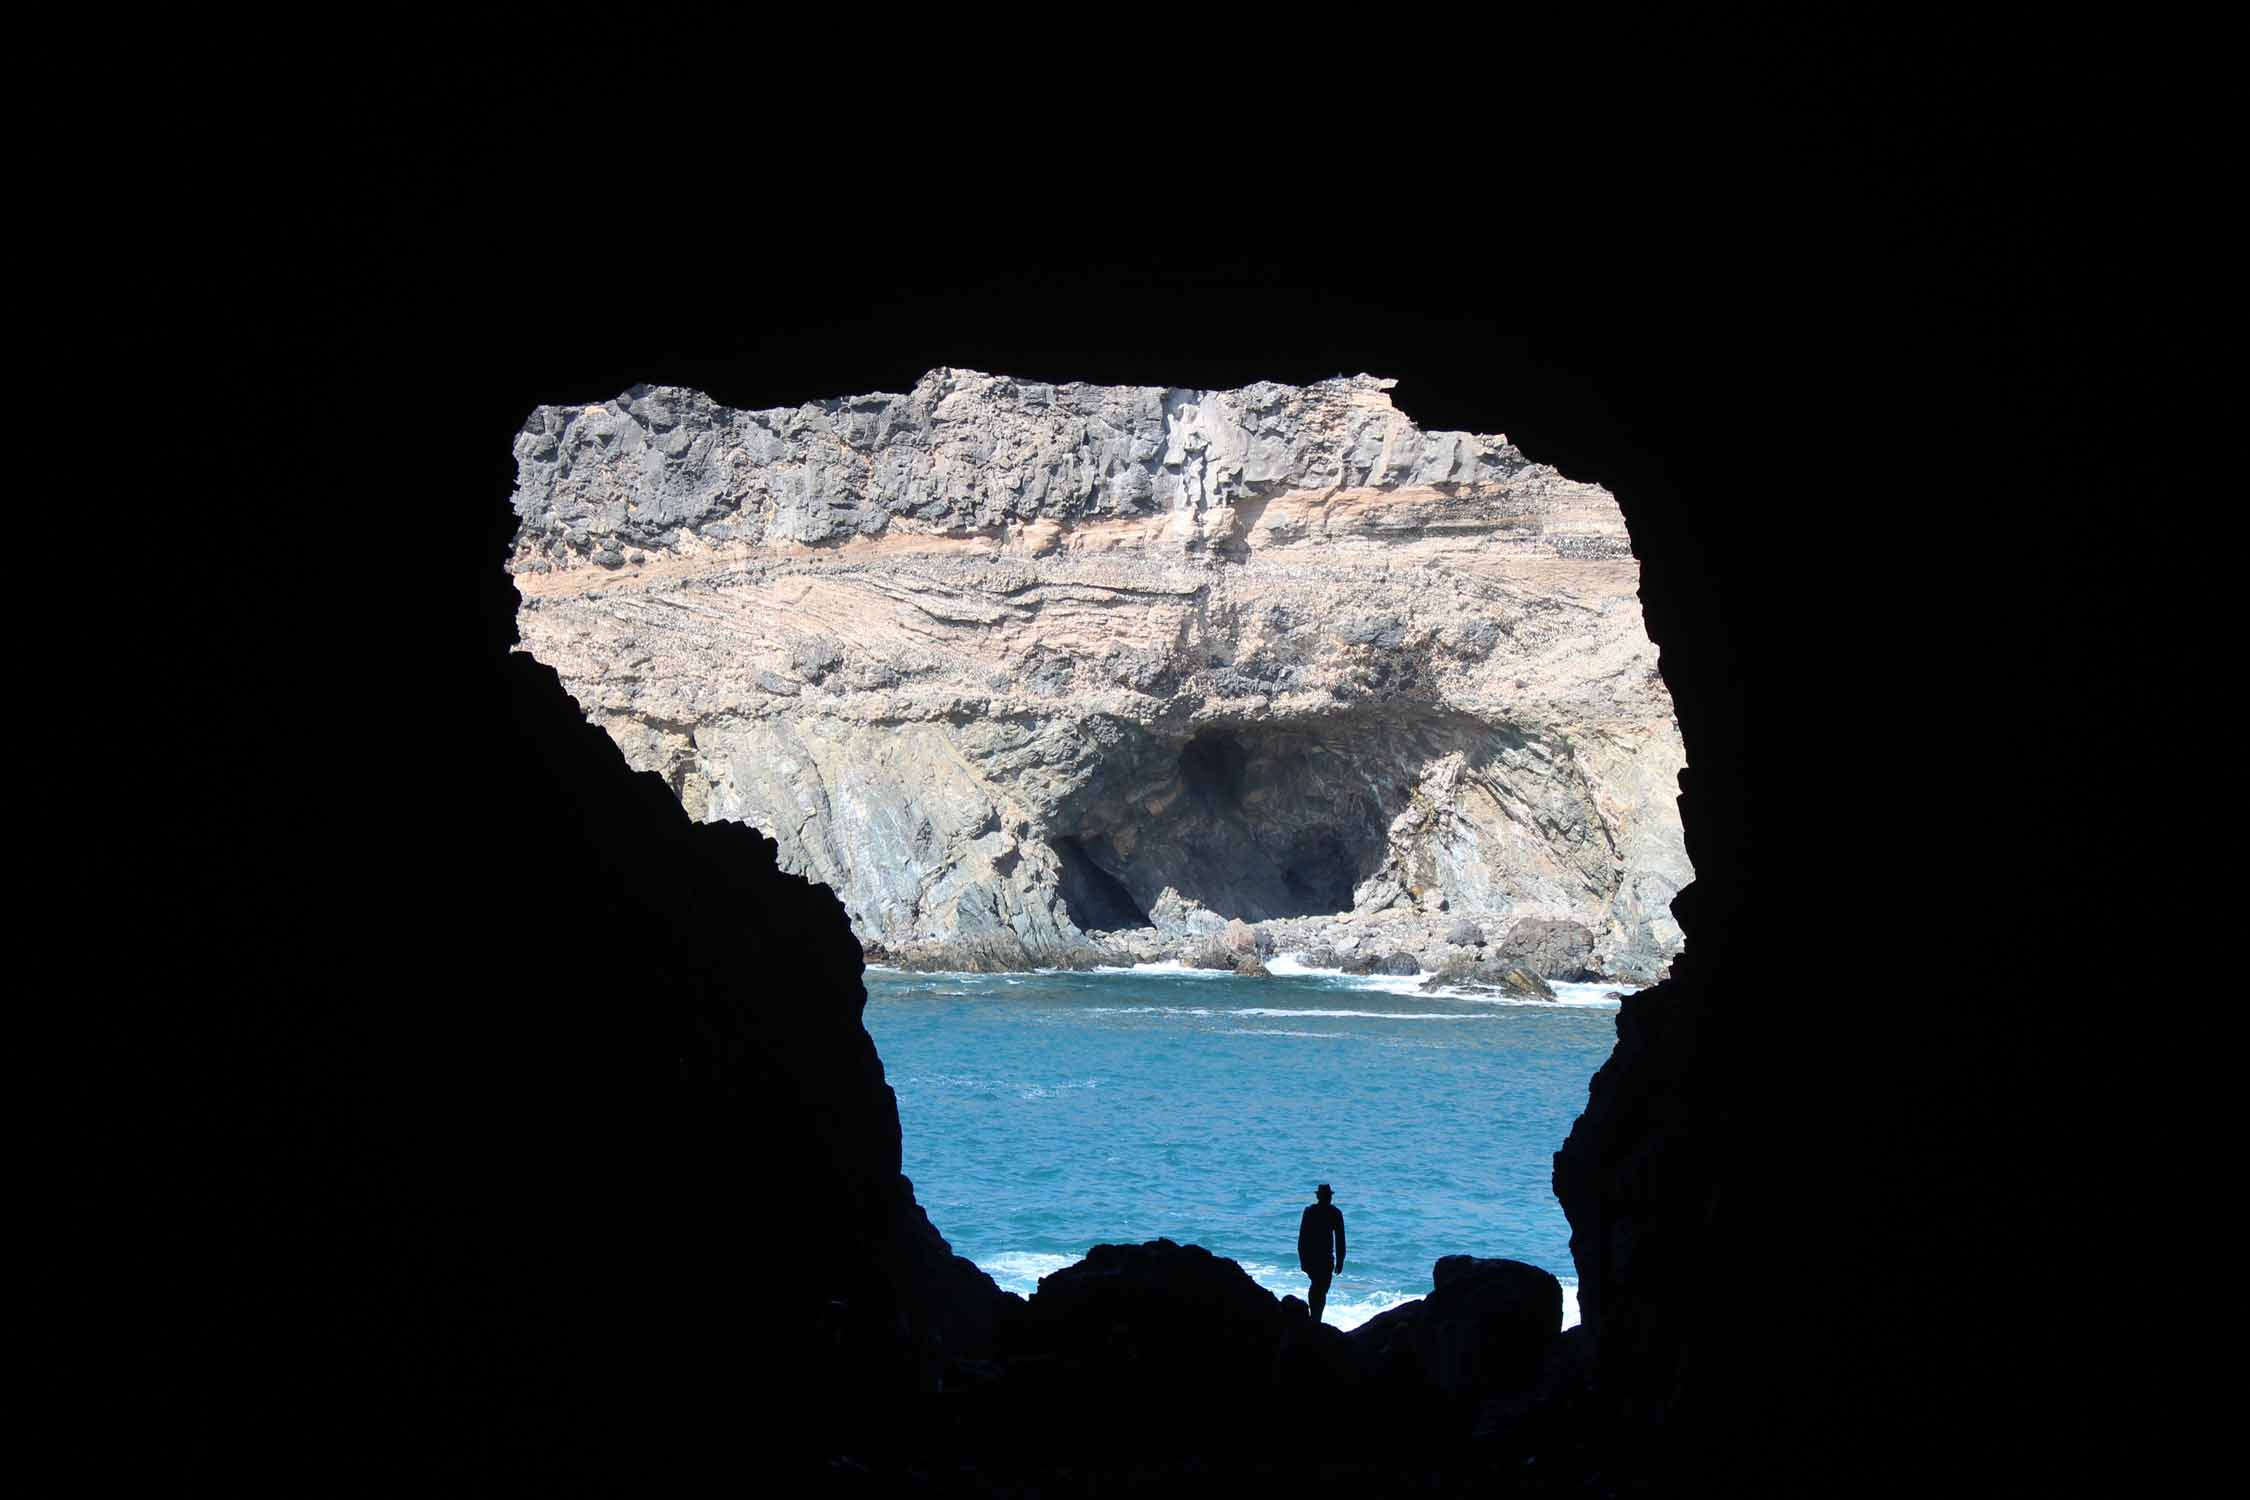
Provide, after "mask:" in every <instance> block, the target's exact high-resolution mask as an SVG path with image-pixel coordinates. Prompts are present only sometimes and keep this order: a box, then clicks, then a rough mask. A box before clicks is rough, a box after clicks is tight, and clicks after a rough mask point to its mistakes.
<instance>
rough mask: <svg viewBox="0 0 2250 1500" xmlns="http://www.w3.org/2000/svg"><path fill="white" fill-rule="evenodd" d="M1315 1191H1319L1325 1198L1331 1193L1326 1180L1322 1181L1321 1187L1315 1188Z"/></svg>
mask: <svg viewBox="0 0 2250 1500" xmlns="http://www.w3.org/2000/svg"><path fill="white" fill-rule="evenodd" d="M1313 1191H1314V1192H1316V1193H1318V1194H1319V1195H1320V1196H1321V1197H1323V1198H1326V1197H1329V1196H1330V1195H1331V1193H1330V1189H1329V1186H1328V1184H1327V1183H1325V1182H1324V1183H1322V1184H1321V1185H1320V1186H1319V1187H1316V1188H1314V1189H1313Z"/></svg>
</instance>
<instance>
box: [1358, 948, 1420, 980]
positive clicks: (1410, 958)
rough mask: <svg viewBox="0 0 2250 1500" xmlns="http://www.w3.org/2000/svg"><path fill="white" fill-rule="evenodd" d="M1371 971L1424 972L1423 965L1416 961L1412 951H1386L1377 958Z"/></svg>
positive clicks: (1393, 972) (1400, 973) (1378, 972)
mask: <svg viewBox="0 0 2250 1500" xmlns="http://www.w3.org/2000/svg"><path fill="white" fill-rule="evenodd" d="M1371 972H1373V973H1376V974H1398V975H1408V974H1419V973H1421V972H1422V966H1421V965H1420V964H1419V963H1417V962H1415V959H1414V955H1413V954H1411V953H1386V954H1384V955H1383V956H1382V957H1381V958H1378V959H1376V960H1375V963H1374V966H1373V968H1372V970H1371Z"/></svg>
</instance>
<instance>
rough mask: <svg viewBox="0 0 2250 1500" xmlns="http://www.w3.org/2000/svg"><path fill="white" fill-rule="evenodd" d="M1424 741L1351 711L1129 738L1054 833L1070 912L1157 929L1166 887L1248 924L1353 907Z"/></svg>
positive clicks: (1084, 921)
mask: <svg viewBox="0 0 2250 1500" xmlns="http://www.w3.org/2000/svg"><path fill="white" fill-rule="evenodd" d="M1423 748H1424V747H1421V746H1420V745H1419V744H1417V743H1415V742H1414V736H1412V735H1406V736H1403V737H1402V736H1401V735H1400V733H1399V730H1398V725H1397V723H1396V722H1395V720H1394V721H1384V720H1381V719H1377V718H1375V717H1373V716H1364V717H1363V716H1351V715H1340V716H1337V717H1335V718H1332V719H1321V720H1313V721H1299V722H1295V723H1289V724H1255V725H1242V726H1225V727H1209V728H1205V729H1202V730H1200V731H1198V732H1197V733H1195V734H1194V735H1193V736H1192V737H1190V738H1189V739H1187V740H1186V741H1184V742H1182V741H1178V740H1173V741H1171V742H1170V743H1168V744H1167V743H1165V742H1164V741H1162V740H1158V739H1155V738H1154V737H1151V738H1149V739H1147V740H1143V741H1140V742H1139V743H1137V744H1136V743H1130V742H1129V743H1128V745H1127V746H1126V747H1125V748H1124V751H1123V753H1122V754H1120V755H1118V756H1117V757H1116V759H1115V762H1114V764H1113V765H1112V766H1111V767H1109V768H1107V773H1106V774H1105V775H1104V776H1103V777H1100V778H1097V782H1096V784H1095V786H1093V787H1092V788H1090V794H1089V795H1088V796H1087V798H1086V799H1085V801H1084V802H1083V803H1082V804H1081V805H1080V807H1079V808H1078V809H1076V811H1077V814H1078V817H1077V824H1076V827H1075V828H1074V829H1073V831H1072V832H1071V833H1069V834H1066V835H1064V836H1063V837H1060V838H1057V839H1055V840H1053V845H1054V848H1055V850H1056V853H1057V854H1058V855H1059V856H1060V858H1061V860H1062V865H1063V878H1062V896H1063V901H1064V904H1065V906H1066V907H1067V908H1068V909H1069V912H1070V916H1071V920H1072V921H1074V922H1076V923H1077V924H1078V926H1079V927H1080V929H1081V930H1084V931H1089V932H1099V931H1113V930H1115V929H1117V928H1119V927H1144V926H1153V925H1154V924H1153V923H1152V922H1151V921H1150V919H1149V916H1148V913H1149V912H1150V911H1152V910H1154V909H1156V907H1157V904H1158V903H1159V901H1160V900H1162V899H1164V893H1165V892H1166V891H1171V892H1174V893H1176V896H1177V897H1178V898H1184V899H1185V900H1187V901H1189V902H1192V903H1193V904H1195V905H1197V906H1200V907H1202V908H1204V909H1205V910H1207V911H1210V912H1214V913H1216V914H1217V915H1219V916H1222V917H1239V918H1241V919H1242V920H1244V921H1246V922H1261V921H1267V920H1271V919H1275V918H1285V917H1309V916H1330V915H1335V914H1337V913H1341V912H1346V911H1349V910H1351V908H1352V894H1353V891H1354V889H1355V888H1356V887H1357V886H1358V885H1359V883H1360V882H1361V881H1363V880H1365V879H1367V878H1368V877H1369V876H1370V875H1373V874H1374V873H1375V872H1376V871H1377V870H1378V869H1379V868H1381V865H1382V862H1383V859H1384V856H1385V851H1386V845H1387V831H1388V828H1389V824H1390V819H1391V817H1392V816H1393V815H1394V814H1395V813H1396V812H1397V811H1398V807H1397V806H1395V805H1393V804H1397V803H1401V802H1402V801H1403V799H1404V798H1405V797H1406V795H1407V794H1408V790H1409V788H1410V787H1411V785H1412V783H1413V779H1414V774H1415V770H1416V768H1417V767H1418V765H1419V762H1418V761H1411V760H1410V757H1411V756H1413V755H1416V754H1419V753H1421V751H1422V749H1423ZM1402 753H1403V755H1404V756H1405V757H1408V758H1402ZM1066 826H1068V825H1066Z"/></svg>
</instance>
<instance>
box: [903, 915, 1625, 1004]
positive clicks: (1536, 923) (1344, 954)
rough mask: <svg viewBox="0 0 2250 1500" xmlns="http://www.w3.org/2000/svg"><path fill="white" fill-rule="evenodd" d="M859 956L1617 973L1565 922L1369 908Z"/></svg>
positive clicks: (1509, 990) (1044, 964) (1493, 976)
mask: <svg viewBox="0 0 2250 1500" xmlns="http://www.w3.org/2000/svg"><path fill="white" fill-rule="evenodd" d="M864 956H865V959H866V961H867V962H868V963H870V964H877V965H883V966H887V967H890V968H896V969H903V970H906V971H908V972H910V973H965V974H996V973H1025V972H1033V971H1037V970H1041V969H1097V968H1110V967H1128V966H1131V965H1135V964H1156V963H1177V964H1180V965H1183V966H1185V967H1187V968H1191V969H1205V970H1211V971H1218V972H1231V973H1233V974H1236V975H1239V976H1242V977H1244V978H1253V979H1255V978H1266V977H1270V976H1271V974H1272V972H1273V971H1272V969H1271V968H1270V967H1269V961H1270V960H1273V959H1276V958H1288V959H1291V960H1293V961H1295V962H1296V963H1298V964H1300V965H1303V966H1304V967H1306V968H1309V969H1321V970H1333V971H1336V972H1339V973H1343V974H1351V975H1373V974H1385V975H1393V976H1398V977H1402V978H1411V977H1413V976H1415V975H1422V976H1425V977H1424V978H1423V981H1422V988H1423V989H1424V990H1427V991H1439V990H1443V991H1446V992H1449V993H1466V994H1471V995H1493V996H1504V997H1507V998H1511V999H1523V1000H1552V999H1554V998H1555V992H1554V989H1553V984H1554V983H1555V982H1560V983H1566V984H1583V983H1600V982H1603V981H1607V980H1617V981H1618V982H1620V983H1622V984H1628V985H1635V986H1637V985H1638V984H1639V983H1640V981H1638V980H1636V979H1634V978H1632V977H1631V976H1626V975H1617V974H1609V973H1604V972H1602V971H1601V969H1600V968H1599V967H1597V966H1596V964H1595V946H1594V935H1593V933H1591V932H1590V931H1588V930H1587V929H1586V928H1585V927H1584V926H1582V925H1580V924H1579V923H1576V922H1567V921H1557V920H1553V919H1547V918H1538V917H1527V918H1524V919H1521V920H1519V921H1517V922H1515V923H1513V924H1512V925H1511V926H1509V927H1508V928H1507V929H1506V930H1505V932H1504V933H1503V934H1500V935H1498V936H1494V935H1493V934H1491V933H1489V932H1488V931H1487V929H1486V928H1485V927H1484V925H1483V924H1480V923H1477V922H1473V921H1470V920H1468V919H1466V918H1457V919H1454V920H1452V921H1449V922H1442V923H1441V922H1434V921H1430V920H1427V919H1423V920H1414V919H1410V918H1402V917H1396V916H1391V915H1389V914H1378V915H1376V916H1375V917H1372V918H1368V917H1361V916H1357V915H1355V914H1353V913H1349V912H1346V913H1343V914H1341V915H1338V916H1334V917H1299V918H1290V919H1282V920H1278V921H1272V922H1262V923H1256V924H1252V923H1248V922H1244V921H1241V920H1239V919H1237V920H1234V921H1229V922H1226V923H1224V924H1219V923H1217V922H1216V921H1215V920H1214V921H1213V922H1211V923H1207V924H1202V925H1199V926H1196V927H1192V928H1186V929H1181V930H1175V931H1172V932H1161V931H1158V930H1156V929H1153V928H1127V929H1120V930H1117V931H1110V932H1094V933H1089V934H1087V939H1086V941H1085V942H1083V943H1078V944H1072V945H1069V946H1056V947H1048V948H1034V947H1031V946H1028V945H1026V944H1024V943H1021V942H1020V941H1010V940H1008V939H1007V938H1000V939H995V938H992V937H990V936H986V937H980V938H971V939H955V940H952V941H946V942H933V943H922V944H915V945H910V946H905V947H900V948H895V949H894V948H885V947H882V946H880V945H876V944H869V945H867V946H866V948H865V950H864Z"/></svg>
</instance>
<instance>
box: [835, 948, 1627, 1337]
mask: <svg viewBox="0 0 2250 1500" xmlns="http://www.w3.org/2000/svg"><path fill="white" fill-rule="evenodd" d="M1416 984H1417V981H1414V980H1411V979H1352V978H1346V977H1344V976H1341V975H1334V974H1323V973H1314V972H1310V971H1305V970H1302V969H1298V968H1296V967H1295V966H1292V965H1287V964H1286V963H1285V964H1283V965H1282V966H1281V969H1280V970H1279V971H1277V974H1276V977H1274V978H1271V979H1238V978H1235V977H1234V976H1233V975H1231V974H1229V975H1216V974H1204V973H1197V972H1194V971H1182V970H1177V969H1172V970H1166V969H1156V968H1143V969H1134V970H1108V971H1100V972H1095V973H1090V974H1062V973H1055V974H1013V975H984V974H901V973H897V972H893V971H886V970H880V969H871V970H869V971H868V974H867V993H868V1004H867V1029H868V1031H869V1032H870V1033H871V1034H872V1035H873V1036H874V1038H875V1043H876V1046H877V1048H878V1049H879V1050H880V1051H881V1053H882V1056H883V1065H884V1069H885V1072H886V1074H887V1075H888V1077H889V1080H890V1083H891V1086H892V1087H893V1089H895V1090H896V1091H897V1094H898V1108H899V1118H900V1120H901V1122H902V1123H903V1125H904V1127H905V1131H906V1171H907V1175H909V1176H910V1177H912V1178H913V1179H914V1187H915V1195H916V1197H917V1198H919V1199H920V1201H921V1203H922V1205H923V1207H924V1208H926V1209H927V1210H928V1211H929V1214H930V1217H931V1219H932V1220H933V1221H934V1222H935V1223H936V1224H937V1226H938V1228H939V1229H940V1230H941V1231H942V1232H943V1233H944V1234H945V1236H946V1238H947V1239H949V1240H951V1241H952V1243H953V1248H954V1249H955V1250H956V1251H958V1252H959V1253H960V1254H963V1255H966V1256H967V1257H969V1258H970V1259H971V1260H973V1261H975V1262H976V1263H977V1264H978V1265H980V1266H982V1267H984V1269H985V1270H987V1271H989V1272H990V1273H992V1275H993V1277H994V1278H995V1279H996V1280H998V1281H999V1283H1000V1284H1001V1285H1002V1286H1004V1287H1007V1288H1008V1289H1009V1290H1011V1291H1017V1292H1023V1293H1026V1294H1028V1293H1029V1292H1031V1290H1032V1289H1033V1288H1034V1287H1035V1286H1036V1285H1037V1283H1038V1279H1039V1277H1040V1276H1042V1275H1045V1274H1046V1273H1048V1272H1050V1271H1053V1270H1056V1269H1058V1268H1060V1267H1062V1266H1065V1265H1068V1264H1070V1263H1071V1262H1073V1261H1075V1260H1077V1259H1078V1258H1080V1257H1081V1256H1083V1255H1084V1254H1085V1253H1086V1250H1087V1249H1088V1247H1089V1246H1092V1245H1094V1244H1097V1243H1101V1242H1104V1241H1112V1242H1119V1241H1121V1242H1138V1241H1142V1240H1149V1239H1155V1238H1157V1237H1159V1236H1164V1237H1167V1238H1170V1239H1174V1240H1178V1241H1180V1242H1182V1243H1194V1244H1200V1245H1204V1246H1206V1247H1208V1248H1209V1249H1211V1250H1212V1251H1213V1252H1215V1253H1217V1254H1219V1255H1224V1256H1228V1257H1231V1258H1233V1259H1235V1260H1238V1261H1240V1262H1241V1263H1242V1266H1243V1268H1244V1269H1245V1270H1247V1271H1248V1272H1249V1273H1250V1274H1251V1275H1252V1276H1253V1277H1255V1278H1256V1279H1257V1280H1258V1281H1259V1282H1260V1283H1261V1284H1263V1285H1265V1286H1266V1287H1268V1288H1269V1289H1271V1290H1273V1291H1274V1292H1276V1293H1293V1294H1295V1295H1297V1296H1300V1297H1302V1296H1303V1295H1304V1292H1305V1278H1304V1276H1303V1274H1302V1273H1301V1272H1300V1271H1299V1270H1298V1269H1297V1265H1296V1236H1297V1216H1298V1214H1299V1212H1300V1211H1301V1210H1302V1209H1303V1207H1304V1205H1305V1204H1307V1203H1309V1202H1311V1201H1312V1196H1313V1191H1312V1190H1313V1187H1314V1185H1315V1184H1316V1183H1321V1182H1327V1183H1330V1184H1333V1186H1334V1187H1335V1190H1336V1204H1337V1206H1338V1207H1339V1208H1341V1209H1342V1210H1343V1211H1344V1217H1345V1227H1346V1230H1347V1233H1348V1237H1349V1241H1350V1244H1349V1255H1348V1257H1347V1260H1346V1263H1345V1267H1344V1272H1343V1274H1342V1275H1341V1276H1339V1277H1337V1278H1336V1283H1335V1286H1334V1287H1333V1288H1332V1290H1331V1291H1330V1293H1329V1306H1328V1321H1329V1322H1331V1323H1333V1324H1336V1325H1338V1326H1342V1327H1352V1326H1355V1325H1356V1324H1358V1323H1360V1322H1363V1321H1365V1320H1366V1319H1367V1318H1369V1317H1372V1316H1373V1315H1374V1314H1375V1313H1377V1312H1380V1311H1381V1310H1382V1309H1384V1308H1386V1307H1389V1306H1393V1305H1395V1304H1396V1303H1399V1302H1402V1301H1405V1300H1407V1299H1408V1298H1411V1297H1418V1296H1421V1295H1423V1294H1424V1293H1426V1292H1427V1291H1428V1290H1429V1285H1430V1265H1431V1263H1432V1262H1433V1261H1435V1260H1436V1259H1437V1257H1439V1256H1440V1255H1450V1254H1455V1253H1461V1252H1466V1253H1470V1254H1475V1255H1498V1256H1507V1257H1510V1258H1512V1259H1516V1260H1525V1261H1530V1262H1532V1263H1533V1264H1535V1265H1541V1266H1545V1267H1546V1268H1547V1269H1548V1270H1550V1271H1553V1272H1554V1273H1555V1274H1556V1275H1557V1276H1558V1277H1560V1278H1561V1279H1562V1282H1563V1285H1564V1289H1565V1298H1566V1305H1565V1318H1566V1320H1567V1321H1570V1322H1575V1321H1576V1320H1577V1303H1576V1295H1575V1287H1576V1278H1575V1275H1574V1274H1573V1270H1572V1266H1571V1261H1570V1248H1569V1245H1570V1226H1569V1224H1568V1222H1567V1221H1566V1220H1565V1219H1564V1218H1563V1214H1562V1209H1561V1206H1560V1205H1558V1204H1557V1203H1556V1202H1555V1197H1554V1191H1553V1188H1552V1186H1551V1183H1550V1176H1551V1173H1552V1170H1553V1157H1554V1153H1555V1149H1556V1148H1557V1147H1558V1146H1560V1145H1561V1144H1562V1141H1563V1137H1564V1136H1565V1135H1566V1134H1568V1133H1569V1130H1570V1126H1571V1122H1572V1121H1573V1120H1574V1119H1576V1118H1577V1115H1578V1113H1579V1111H1580V1110H1581V1109H1582V1108H1583V1107H1584V1106H1585V1102H1586V1083H1587V1080H1588V1079H1589V1078H1591V1077H1592V1076H1593V1072H1594V1070H1595V1069H1596V1068H1597V1067H1599V1066H1600V1065H1601V1063H1602V1061H1603V1060H1604V1059H1605V1058H1607V1057H1608V1056H1609V1052H1610V1048H1611V1047H1612V1045H1613V1044H1614V1042H1615V1040H1616V1011H1617V1003H1616V1001H1615V999H1614V998H1609V997H1611V996H1612V995H1613V993H1614V991H1613V990H1612V989H1611V988H1610V987H1608V986H1598V985H1566V986H1559V987H1558V989H1559V990H1560V992H1561V993H1562V996H1563V1001H1564V1003H1562V1004H1544V1003H1530V1004H1527V1003H1520V1002H1495V1001H1490V1000H1469V999H1457V998H1445V997H1439V996H1432V995H1424V994H1421V993H1419V991H1418V990H1417V988H1416Z"/></svg>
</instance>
